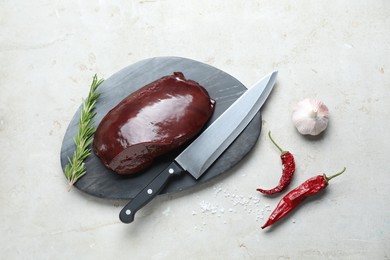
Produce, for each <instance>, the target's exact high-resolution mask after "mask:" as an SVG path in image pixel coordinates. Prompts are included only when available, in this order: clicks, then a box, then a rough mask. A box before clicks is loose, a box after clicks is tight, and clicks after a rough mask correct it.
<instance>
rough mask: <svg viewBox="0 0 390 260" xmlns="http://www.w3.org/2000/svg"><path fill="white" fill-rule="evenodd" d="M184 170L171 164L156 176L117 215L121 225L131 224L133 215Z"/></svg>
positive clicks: (173, 163)
mask: <svg viewBox="0 0 390 260" xmlns="http://www.w3.org/2000/svg"><path fill="white" fill-rule="evenodd" d="M183 172H184V170H183V169H182V168H181V167H180V166H179V165H178V164H176V163H175V162H172V163H171V164H170V165H169V166H168V167H167V168H166V169H165V170H164V171H162V172H161V173H160V174H158V175H157V177H156V178H154V179H153V181H152V182H151V183H149V185H147V186H146V187H145V188H144V189H143V190H142V191H141V192H140V193H139V194H137V196H136V197H135V198H134V199H132V200H131V201H130V202H129V203H127V205H126V206H125V207H124V208H123V209H122V210H121V212H120V213H119V218H120V220H121V221H122V222H123V223H131V222H133V220H134V215H135V213H136V212H137V211H138V210H139V209H140V208H142V207H143V206H145V205H146V204H147V203H149V202H150V201H151V200H152V199H153V198H154V197H155V196H156V195H157V194H159V193H160V191H161V190H162V189H163V188H164V187H165V186H166V185H167V183H168V180H169V179H170V178H171V177H172V176H177V175H180V174H182V173H183Z"/></svg>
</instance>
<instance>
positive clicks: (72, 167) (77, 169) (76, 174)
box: [65, 74, 104, 191]
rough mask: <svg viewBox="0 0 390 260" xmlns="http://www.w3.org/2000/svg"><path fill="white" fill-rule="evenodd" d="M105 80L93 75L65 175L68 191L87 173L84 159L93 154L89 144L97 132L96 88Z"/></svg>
mask: <svg viewBox="0 0 390 260" xmlns="http://www.w3.org/2000/svg"><path fill="white" fill-rule="evenodd" d="M103 81H104V80H103V79H100V80H98V78H97V76H96V74H95V76H93V80H92V84H91V88H90V90H89V94H88V97H87V99H85V100H83V106H82V108H81V114H80V119H79V125H78V131H77V134H76V136H75V138H74V143H75V145H76V150H75V151H74V153H73V157H72V159H70V158H69V157H68V161H69V163H68V164H67V165H66V166H65V176H66V178H67V179H68V183H69V186H68V191H70V189H71V187H72V186H73V184H74V183H75V182H76V181H77V180H78V179H80V178H81V177H82V176H83V175H84V174H85V173H86V169H85V164H84V160H85V159H86V158H87V157H88V155H90V154H91V148H89V145H90V144H91V143H92V136H93V134H94V133H95V128H94V127H93V122H92V118H93V117H94V116H95V114H96V112H94V111H93V110H94V108H95V104H96V101H97V99H98V98H99V96H100V93H98V92H97V91H96V90H97V88H98V87H99V85H100V84H102V83H103Z"/></svg>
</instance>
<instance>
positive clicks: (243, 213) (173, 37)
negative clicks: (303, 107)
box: [0, 0, 390, 259]
mask: <svg viewBox="0 0 390 260" xmlns="http://www.w3.org/2000/svg"><path fill="white" fill-rule="evenodd" d="M389 14H390V2H388V1H379V0H374V1H370V0H362V1H359V2H356V1H352V0H341V1H334V0H332V1H324V2H319V1H300V2H298V3H295V2H292V1H220V0H216V1H206V0H200V1H178V0H162V1H148V0H143V1H140V0H138V1H120V0H114V1H104V0H101V1H88V0H86V1H74V0H69V1H48V0H38V1H26V0H20V1H2V2H1V10H0V79H1V80H0V144H1V148H0V166H1V167H0V175H1V177H2V180H1V182H0V205H1V210H0V219H1V222H2V225H1V227H0V234H1V236H0V244H1V245H2V246H1V248H0V254H1V256H2V258H4V259H75V258H82V259H113V258H116V259H129V258H131V259H259V258H261V257H263V258H269V259H316V258H341V259H386V258H389V257H390V251H389V248H390V233H389V230H390V223H389V219H390V208H389V207H390V206H389V201H388V193H389V187H390V178H389V173H388V165H387V162H388V158H387V154H388V147H389V146H390V137H389V130H388V129H389V127H390V125H389V120H388V119H389V117H390V105H389V98H390V83H389V82H390V35H389V33H388V32H389V29H390V19H389ZM155 56H181V57H187V58H190V59H194V60H198V61H201V62H204V63H207V64H210V65H212V66H215V67H217V68H219V69H221V70H223V71H226V72H227V73H229V74H231V75H232V76H233V77H235V78H237V79H238V80H239V81H240V82H242V83H243V84H244V85H246V86H248V87H249V86H250V85H251V84H253V83H254V82H256V81H257V80H258V79H259V78H260V77H261V76H263V75H264V74H266V73H268V72H269V71H271V70H274V69H278V70H279V75H278V82H277V85H276V86H275V89H274V91H273V93H272V95H271V97H270V99H269V100H268V101H267V103H266V105H265V106H264V107H263V110H262V118H263V129H262V133H261V135H260V137H259V138H260V140H259V142H258V143H257V144H256V146H255V147H254V149H253V150H252V151H251V153H250V154H249V155H248V156H246V157H245V159H244V160H243V161H241V162H240V163H239V164H238V165H236V167H234V168H233V169H232V170H231V171H230V173H229V174H228V175H227V176H225V177H223V178H217V179H215V180H214V181H212V182H210V183H208V184H207V185H204V186H202V187H200V188H195V187H194V188H192V189H190V190H188V191H185V192H183V193H177V194H172V195H167V196H159V197H158V198H156V199H155V200H154V201H153V202H151V203H150V204H149V205H147V206H146V207H145V208H143V209H142V210H141V211H140V212H139V213H138V214H137V216H136V220H135V222H134V223H133V224H131V225H124V224H122V223H121V222H120V221H119V219H118V213H119V211H120V209H121V207H122V206H123V205H124V204H125V201H117V200H103V199H99V198H95V197H91V196H89V195H86V194H84V193H81V192H79V191H78V190H77V189H73V190H72V191H71V192H70V193H68V192H67V191H66V187H67V185H66V181H65V178H64V177H63V174H62V170H61V164H60V158H59V154H60V149H61V143H62V139H63V136H64V134H65V131H66V127H67V125H68V124H69V122H70V120H71V118H72V116H73V115H74V113H75V111H76V110H77V108H78V107H79V105H80V103H81V99H82V98H84V97H85V96H86V94H87V92H88V87H89V84H90V80H91V78H92V76H93V75H94V74H95V73H97V74H98V75H99V76H100V77H104V78H108V77H109V76H111V75H112V74H114V73H115V72H117V71H118V70H120V69H121V68H123V67H125V66H127V65H130V64H133V63H134V62H137V61H139V60H142V59H146V58H150V57H155ZM306 97H313V98H318V99H320V100H322V101H323V102H324V103H325V104H326V105H327V106H328V108H329V110H330V113H331V117H330V124H329V127H328V129H327V130H326V132H325V133H324V134H323V135H321V136H320V137H318V138H307V137H304V136H301V135H300V134H299V133H297V131H296V130H295V128H294V126H293V125H292V122H291V112H292V108H293V106H294V105H295V104H296V103H297V102H298V101H299V100H301V99H303V98H306ZM268 130H272V132H273V136H274V138H275V139H276V140H277V141H278V143H279V144H280V145H281V146H282V147H283V148H284V149H289V150H290V151H291V152H292V153H293V154H294V155H295V157H296V162H297V171H296V176H295V178H294V180H293V182H292V184H291V185H292V187H295V186H297V185H299V183H301V182H303V181H304V180H306V179H308V178H309V177H311V176H313V175H315V174H318V173H321V172H326V173H329V174H331V173H333V172H337V171H339V170H340V169H342V167H344V166H346V167H347V171H346V172H345V173H344V174H343V175H342V176H340V177H338V178H336V179H333V180H332V182H331V183H330V185H329V187H328V188H327V190H326V192H324V193H322V194H320V195H319V196H317V197H315V198H313V199H310V200H308V201H307V202H305V203H304V204H303V205H302V206H301V207H300V208H299V209H298V210H297V211H295V212H294V213H292V214H291V216H289V217H288V218H286V219H285V220H284V221H283V222H281V223H280V224H279V225H277V226H275V227H274V228H273V229H269V230H260V226H261V225H262V224H263V222H264V221H265V219H266V218H267V217H268V215H269V214H270V212H271V210H273V208H274V207H275V205H276V204H277V202H278V200H279V197H273V198H267V197H264V196H262V195H260V194H257V193H256V191H255V189H256V188H257V187H259V186H262V187H264V188H270V187H272V186H274V185H275V184H276V183H277V181H278V179H279V177H280V172H281V166H280V159H279V153H278V151H277V150H276V149H275V147H274V146H273V145H272V144H271V142H269V141H268V139H267V135H266V133H267V132H268Z"/></svg>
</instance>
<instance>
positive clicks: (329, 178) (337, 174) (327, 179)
mask: <svg viewBox="0 0 390 260" xmlns="http://www.w3.org/2000/svg"><path fill="white" fill-rule="evenodd" d="M346 169H347V168H345V167H344V169H343V170H342V171H341V172H338V173H336V174H334V175H332V176H329V177H328V176H326V175H325V174H324V178H325V180H326V181H330V180H331V179H333V178H334V177H337V176H339V175H341V174H342V173H343V172H345V170H346Z"/></svg>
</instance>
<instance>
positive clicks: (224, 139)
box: [119, 71, 278, 223]
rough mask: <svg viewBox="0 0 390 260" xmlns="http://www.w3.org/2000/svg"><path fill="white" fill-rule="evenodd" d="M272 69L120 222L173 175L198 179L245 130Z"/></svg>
mask: <svg viewBox="0 0 390 260" xmlns="http://www.w3.org/2000/svg"><path fill="white" fill-rule="evenodd" d="M277 74H278V72H277V71H274V72H272V73H270V74H268V75H267V76H265V77H264V78H262V79H261V80H259V81H258V82H257V83H256V84H254V85H253V86H252V87H251V88H249V89H248V90H247V91H246V92H245V93H244V94H243V95H241V96H240V97H239V98H238V99H237V100H236V101H235V102H234V103H233V104H232V105H231V106H230V107H229V108H228V109H227V110H226V111H225V112H224V113H223V114H222V115H221V116H219V117H218V118H217V119H216V120H215V121H214V122H213V123H212V124H211V125H210V126H209V127H208V128H207V129H206V130H204V131H203V132H202V134H200V135H199V137H198V138H196V139H195V140H194V141H193V142H192V143H191V144H190V145H189V146H188V147H187V148H186V149H185V150H184V151H183V152H182V153H180V154H179V155H178V156H177V157H176V158H175V159H174V161H173V162H172V163H171V164H170V165H169V166H168V167H167V168H166V169H165V170H163V171H162V172H161V173H159V174H158V175H157V176H156V177H155V178H154V179H153V180H152V181H151V182H150V183H149V184H148V185H147V186H146V187H145V188H144V189H143V190H142V191H141V192H140V193H138V194H137V195H136V196H135V197H134V198H133V199H132V200H131V201H130V202H129V203H127V204H126V206H125V207H124V208H123V209H122V210H121V212H120V213H119V218H120V220H121V221H122V222H123V223H131V222H133V221H134V216H135V213H136V212H137V211H138V210H139V209H140V208H142V207H143V206H145V205H146V204H147V203H148V202H150V201H151V200H152V199H153V198H154V197H155V196H156V195H157V194H158V193H159V192H160V191H161V190H162V189H163V188H164V187H165V186H166V184H167V183H168V181H169V180H170V179H171V178H172V177H173V176H178V175H181V174H183V173H185V172H188V173H189V174H191V175H192V176H193V177H194V178H196V179H198V178H199V177H200V176H201V175H202V174H203V173H204V172H205V171H206V170H207V169H208V168H209V167H210V166H211V165H212V164H213V162H214V161H215V160H216V159H218V157H219V156H220V155H221V154H222V153H223V151H225V150H226V149H227V148H228V147H229V145H230V144H231V143H232V142H233V141H234V140H235V139H236V138H237V136H238V135H239V134H240V133H241V132H242V131H243V130H244V128H245V127H246V126H247V125H248V124H249V122H250V121H251V120H252V119H253V117H254V116H255V115H256V114H257V112H258V111H259V110H260V108H261V107H262V105H263V104H264V102H265V101H266V99H267V97H268V96H269V94H270V93H271V90H272V88H273V86H274V84H275V81H276V76H277Z"/></svg>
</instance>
